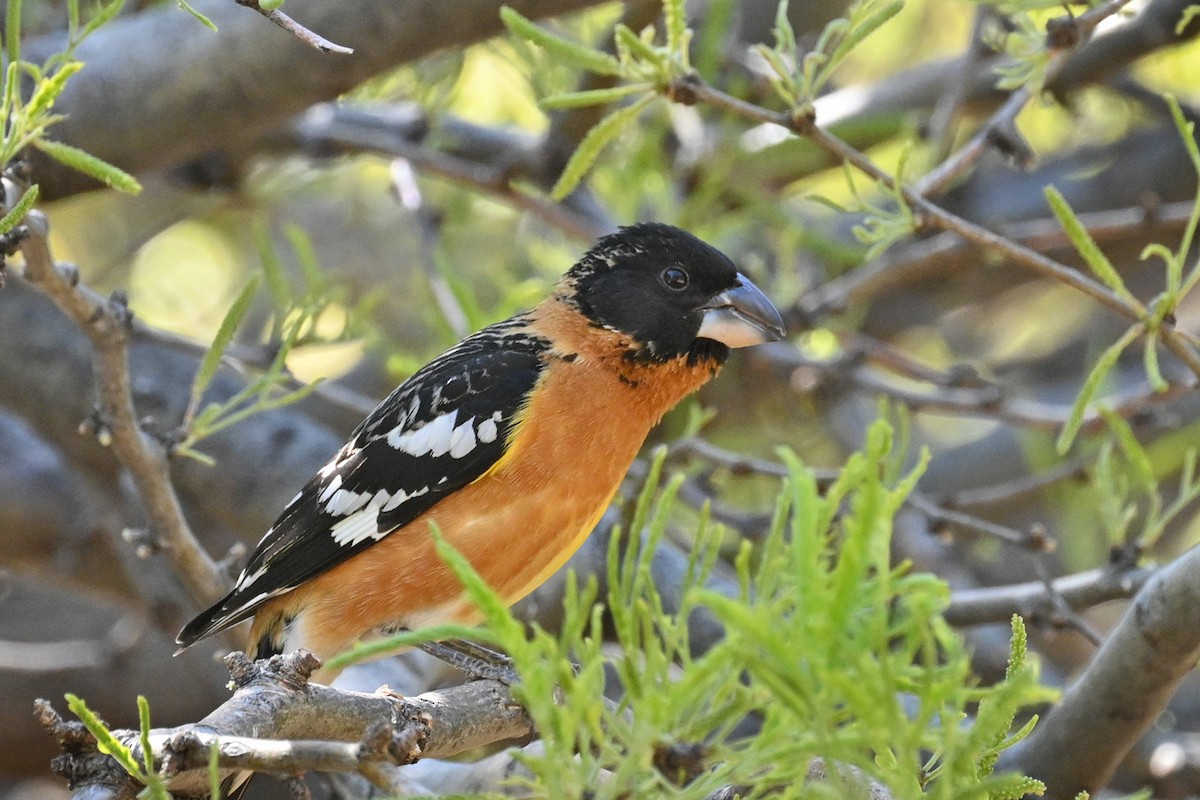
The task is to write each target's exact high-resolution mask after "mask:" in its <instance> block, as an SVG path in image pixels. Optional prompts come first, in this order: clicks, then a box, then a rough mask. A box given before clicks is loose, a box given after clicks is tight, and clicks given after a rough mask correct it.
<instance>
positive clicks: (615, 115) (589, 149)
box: [550, 94, 655, 200]
mask: <svg viewBox="0 0 1200 800" xmlns="http://www.w3.org/2000/svg"><path fill="white" fill-rule="evenodd" d="M654 97H655V95H652V94H646V95H642V96H641V97H639V98H638V99H637V100H634V101H633V102H632V103H630V104H629V105H627V106H625V107H624V108H618V109H615V110H614V111H611V112H609V114H608V115H607V116H606V117H604V119H602V120H600V121H599V122H597V123H596V124H595V125H594V126H592V129H591V130H590V131H588V132H587V135H586V136H584V137H583V141H582V142H580V143H579V147H577V148H575V152H574V153H572V154H571V158H570V160H569V161H568V162H567V166H566V167H564V168H563V172H562V175H560V176H559V178H558V182H557V183H555V184H554V188H553V189H552V190H551V191H550V196H551V197H552V198H554V199H555V200H561V199H563V198H564V197H566V196H567V195H568V194H570V193H571V192H572V191H573V190H574V189H575V187H576V186H578V185H579V182H580V181H581V180H583V176H584V175H585V174H586V173H587V171H588V170H589V169H591V167H592V164H594V163H595V162H596V159H597V158H598V157H599V156H600V151H601V150H603V149H604V147H605V146H606V145H607V144H608V143H609V142H611V141H612V140H613V139H615V138H616V136H617V134H619V133H620V132H621V130H622V129H623V128H624V127H625V126H626V125H627V124H629V123H632V122H633V121H634V120H636V119H637V117H638V115H639V114H641V113H642V109H643V108H645V107H646V106H647V105H648V104H649V103H650V101H651V100H653V99H654Z"/></svg>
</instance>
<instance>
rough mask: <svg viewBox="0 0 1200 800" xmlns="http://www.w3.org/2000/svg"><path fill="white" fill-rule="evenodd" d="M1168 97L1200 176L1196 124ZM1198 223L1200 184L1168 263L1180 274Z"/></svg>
mask: <svg viewBox="0 0 1200 800" xmlns="http://www.w3.org/2000/svg"><path fill="white" fill-rule="evenodd" d="M1166 99H1167V108H1169V109H1170V111H1171V119H1172V120H1174V122H1175V129H1176V130H1178V131H1179V137H1180V138H1181V139H1183V146H1184V148H1185V149H1186V150H1187V154H1188V158H1189V159H1190V160H1191V162H1192V169H1193V170H1194V171H1195V173H1196V175H1197V177H1200V146H1198V145H1197V144H1196V125H1195V123H1193V122H1188V121H1187V120H1186V119H1184V116H1183V109H1181V108H1180V107H1179V101H1177V100H1176V99H1175V98H1174V97H1172V96H1171V95H1167V96H1166ZM1197 224H1200V185H1197V187H1196V202H1195V204H1194V205H1193V206H1192V213H1191V215H1190V216H1189V218H1188V224H1187V226H1186V227H1185V228H1184V229H1183V237H1182V239H1181V240H1180V242H1179V250H1177V251H1176V253H1177V255H1176V258H1175V259H1174V262H1168V264H1173V266H1174V267H1175V268H1176V269H1178V270H1179V272H1180V274H1182V273H1183V261H1184V259H1186V258H1187V256H1188V253H1189V252H1191V249H1192V240H1193V238H1194V237H1195V235H1196V226H1197ZM1198 271H1200V264H1198V265H1197V269H1196V270H1193V273H1192V275H1190V276H1188V281H1187V285H1188V288H1189V289H1190V288H1191V287H1192V286H1194V285H1195V282H1196V273H1197V272H1198Z"/></svg>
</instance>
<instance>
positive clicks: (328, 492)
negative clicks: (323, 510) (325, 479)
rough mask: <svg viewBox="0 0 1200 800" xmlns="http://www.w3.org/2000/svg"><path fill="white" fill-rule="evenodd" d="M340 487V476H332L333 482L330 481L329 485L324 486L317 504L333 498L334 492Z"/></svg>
mask: <svg viewBox="0 0 1200 800" xmlns="http://www.w3.org/2000/svg"><path fill="white" fill-rule="evenodd" d="M329 463H330V464H332V463H333V462H332V461H331V462H329ZM326 466H328V465H326ZM341 486H342V476H341V475H334V476H333V480H331V481H330V482H329V485H328V486H326V487H325V489H324V491H322V492H321V496H320V497H318V498H317V502H318V503H324V502H325V501H326V500H328V499H329V498H330V497H333V493H334V492H336V491H337V490H338V489H340V488H341Z"/></svg>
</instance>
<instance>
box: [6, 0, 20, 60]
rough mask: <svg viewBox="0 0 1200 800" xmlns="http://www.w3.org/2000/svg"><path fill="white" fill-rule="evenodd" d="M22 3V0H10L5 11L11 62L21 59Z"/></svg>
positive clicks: (7, 43)
mask: <svg viewBox="0 0 1200 800" xmlns="http://www.w3.org/2000/svg"><path fill="white" fill-rule="evenodd" d="M21 5H22V0H8V8H7V11H6V13H5V18H4V35H5V36H6V37H7V38H8V41H7V42H6V43H5V50H6V52H7V53H8V63H9V64H17V63H20V61H21Z"/></svg>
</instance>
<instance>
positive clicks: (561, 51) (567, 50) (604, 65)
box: [500, 6, 621, 75]
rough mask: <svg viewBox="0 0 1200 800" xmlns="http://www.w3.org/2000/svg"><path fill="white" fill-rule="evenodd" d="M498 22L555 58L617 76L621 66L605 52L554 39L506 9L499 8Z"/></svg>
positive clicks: (511, 10) (518, 13) (515, 12)
mask: <svg viewBox="0 0 1200 800" xmlns="http://www.w3.org/2000/svg"><path fill="white" fill-rule="evenodd" d="M500 20H501V21H502V22H503V23H504V25H505V26H506V27H507V28H508V30H509V31H510V32H511V33H512V34H513V35H514V36H517V37H519V38H521V39H525V40H527V41H530V42H533V43H534V44H536V45H538V46H539V47H541V48H542V49H543V50H545V51H546V52H547V53H549V54H550V55H552V56H555V57H556V58H557V59H561V60H563V61H567V62H569V63H571V64H574V65H575V66H578V67H581V68H583V69H586V70H588V71H589V72H595V73H597V74H600V75H620V74H621V65H620V64H618V63H617V60H616V59H615V58H613V57H612V56H611V55H609V54H608V53H605V52H604V51H602V50H597V49H596V48H594V47H588V46H587V45H583V44H579V43H578V42H572V41H570V40H569V39H563V38H562V37H559V36H555V35H554V34H552V33H550V32H548V31H546V30H545V29H544V28H541V27H539V26H537V25H535V24H533V23H532V22H530V21H529V20H528V19H526V18H525V17H523V16H522V15H521V14H520V12H518V11H515V10H514V9H512V8H510V7H508V6H501V7H500Z"/></svg>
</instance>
